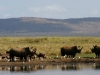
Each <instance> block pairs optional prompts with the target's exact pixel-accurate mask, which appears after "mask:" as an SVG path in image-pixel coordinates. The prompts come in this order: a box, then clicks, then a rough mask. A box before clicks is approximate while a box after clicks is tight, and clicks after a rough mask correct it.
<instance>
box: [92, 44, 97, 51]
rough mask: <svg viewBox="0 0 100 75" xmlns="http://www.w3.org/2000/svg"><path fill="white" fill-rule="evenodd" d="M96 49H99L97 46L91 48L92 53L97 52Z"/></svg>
mask: <svg viewBox="0 0 100 75" xmlns="http://www.w3.org/2000/svg"><path fill="white" fill-rule="evenodd" d="M96 48H97V45H95V46H93V48H91V51H92V53H94V52H95V50H96Z"/></svg>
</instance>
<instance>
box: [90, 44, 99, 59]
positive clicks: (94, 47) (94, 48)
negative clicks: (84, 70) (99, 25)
mask: <svg viewBox="0 0 100 75" xmlns="http://www.w3.org/2000/svg"><path fill="white" fill-rule="evenodd" d="M91 51H92V53H95V55H96V58H99V57H100V46H97V45H95V46H93V48H92V49H91Z"/></svg>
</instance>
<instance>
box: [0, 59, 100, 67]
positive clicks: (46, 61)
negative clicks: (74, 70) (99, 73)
mask: <svg viewBox="0 0 100 75" xmlns="http://www.w3.org/2000/svg"><path fill="white" fill-rule="evenodd" d="M65 63H100V59H98V58H81V59H78V58H77V59H72V58H68V59H44V60H31V61H27V62H22V61H14V62H10V61H7V60H2V61H0V66H24V65H41V64H42V65H47V64H65Z"/></svg>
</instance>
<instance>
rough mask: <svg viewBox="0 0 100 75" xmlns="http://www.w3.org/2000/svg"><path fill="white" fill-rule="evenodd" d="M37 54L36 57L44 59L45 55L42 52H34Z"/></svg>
mask: <svg viewBox="0 0 100 75" xmlns="http://www.w3.org/2000/svg"><path fill="white" fill-rule="evenodd" d="M36 55H37V57H38V58H39V59H40V58H41V57H42V58H43V59H46V55H45V54H44V53H39V54H36Z"/></svg>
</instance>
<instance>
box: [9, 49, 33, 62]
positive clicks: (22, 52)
mask: <svg viewBox="0 0 100 75" xmlns="http://www.w3.org/2000/svg"><path fill="white" fill-rule="evenodd" d="M8 53H9V56H10V61H14V56H16V57H20V60H22V59H23V58H24V60H25V61H27V56H28V55H30V54H31V53H32V52H31V50H30V49H29V47H25V48H12V49H10V50H9V51H8Z"/></svg>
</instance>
